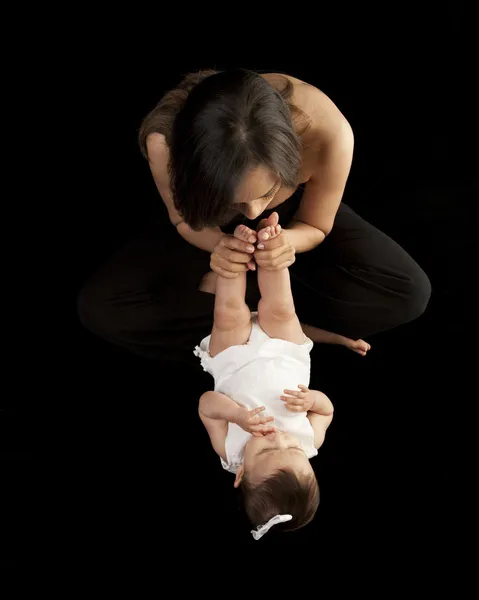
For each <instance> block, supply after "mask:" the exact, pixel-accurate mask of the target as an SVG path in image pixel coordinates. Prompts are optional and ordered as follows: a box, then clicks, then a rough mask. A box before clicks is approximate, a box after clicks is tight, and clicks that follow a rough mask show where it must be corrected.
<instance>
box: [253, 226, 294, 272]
mask: <svg viewBox="0 0 479 600" xmlns="http://www.w3.org/2000/svg"><path fill="white" fill-rule="evenodd" d="M279 242H281V244H280V245H279V244H278V243H279ZM260 244H261V245H262V246H264V249H259V248H258V246H257V247H256V250H255V253H254V258H255V261H256V264H257V265H258V266H259V267H261V268H262V269H265V270H266V271H279V270H280V269H286V268H287V267H290V266H291V265H292V264H293V263H294V261H295V260H296V250H295V248H294V246H293V244H292V243H291V241H290V240H289V237H288V232H287V231H285V230H284V229H283V230H282V231H281V233H280V235H279V236H278V237H275V238H273V239H272V240H269V241H268V240H267V241H265V242H260ZM270 246H274V248H273V249H269V248H270Z"/></svg>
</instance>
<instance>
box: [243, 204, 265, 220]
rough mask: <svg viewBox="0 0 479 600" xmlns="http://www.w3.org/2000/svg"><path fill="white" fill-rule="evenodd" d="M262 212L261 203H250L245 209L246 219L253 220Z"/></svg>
mask: <svg viewBox="0 0 479 600" xmlns="http://www.w3.org/2000/svg"><path fill="white" fill-rule="evenodd" d="M262 212H263V205H262V204H250V205H249V206H248V209H247V210H246V211H245V216H246V217H247V218H248V219H250V221H253V220H254V219H256V217H259V216H260V214H261V213H262Z"/></svg>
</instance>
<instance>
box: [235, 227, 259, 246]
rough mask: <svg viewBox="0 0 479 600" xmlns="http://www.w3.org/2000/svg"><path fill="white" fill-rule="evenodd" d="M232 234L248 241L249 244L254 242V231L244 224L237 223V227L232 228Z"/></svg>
mask: <svg viewBox="0 0 479 600" xmlns="http://www.w3.org/2000/svg"><path fill="white" fill-rule="evenodd" d="M233 235H234V236H235V238H238V239H239V240H243V242H248V243H249V244H255V243H256V231H253V230H252V229H250V228H249V227H246V225H238V227H236V229H235V230H234V233H233Z"/></svg>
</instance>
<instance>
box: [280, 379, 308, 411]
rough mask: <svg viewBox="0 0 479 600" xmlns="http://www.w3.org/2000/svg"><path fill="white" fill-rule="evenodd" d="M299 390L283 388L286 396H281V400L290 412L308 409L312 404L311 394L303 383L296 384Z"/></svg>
mask: <svg viewBox="0 0 479 600" xmlns="http://www.w3.org/2000/svg"><path fill="white" fill-rule="evenodd" d="M298 387H299V389H300V391H299V392H298V391H295V390H284V393H285V394H288V395H287V396H281V400H283V402H286V408H287V409H288V410H290V411H291V412H302V411H308V410H310V409H311V408H312V406H313V404H314V397H313V394H311V393H310V390H308V388H307V387H306V386H305V385H301V384H299V385H298Z"/></svg>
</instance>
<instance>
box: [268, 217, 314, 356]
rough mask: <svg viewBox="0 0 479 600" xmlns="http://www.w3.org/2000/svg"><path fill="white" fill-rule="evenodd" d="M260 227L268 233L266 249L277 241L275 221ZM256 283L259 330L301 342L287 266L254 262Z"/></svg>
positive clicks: (301, 332) (277, 242) (273, 245)
mask: <svg viewBox="0 0 479 600" xmlns="http://www.w3.org/2000/svg"><path fill="white" fill-rule="evenodd" d="M261 231H263V232H266V233H268V236H269V240H270V242H269V244H268V249H273V248H275V247H276V244H277V246H280V245H281V243H282V242H281V240H280V238H279V236H280V235H281V227H280V226H279V225H269V226H267V227H266V228H265V229H262V230H261ZM261 231H259V232H258V235H259V234H260V233H261ZM258 239H259V237H258ZM275 239H276V242H275ZM258 286H259V289H260V292H261V300H260V301H259V304H258V322H259V324H260V326H261V328H262V329H263V331H265V332H266V333H267V334H268V335H269V337H271V338H279V339H281V340H286V341H288V342H293V343H295V344H303V343H304V333H303V330H302V328H301V324H300V322H299V319H298V317H297V316H296V311H295V308H294V302H293V294H292V293H291V281H290V278H289V269H287V268H284V269H281V270H280V271H265V270H264V269H262V268H261V267H260V266H259V265H258Z"/></svg>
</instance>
